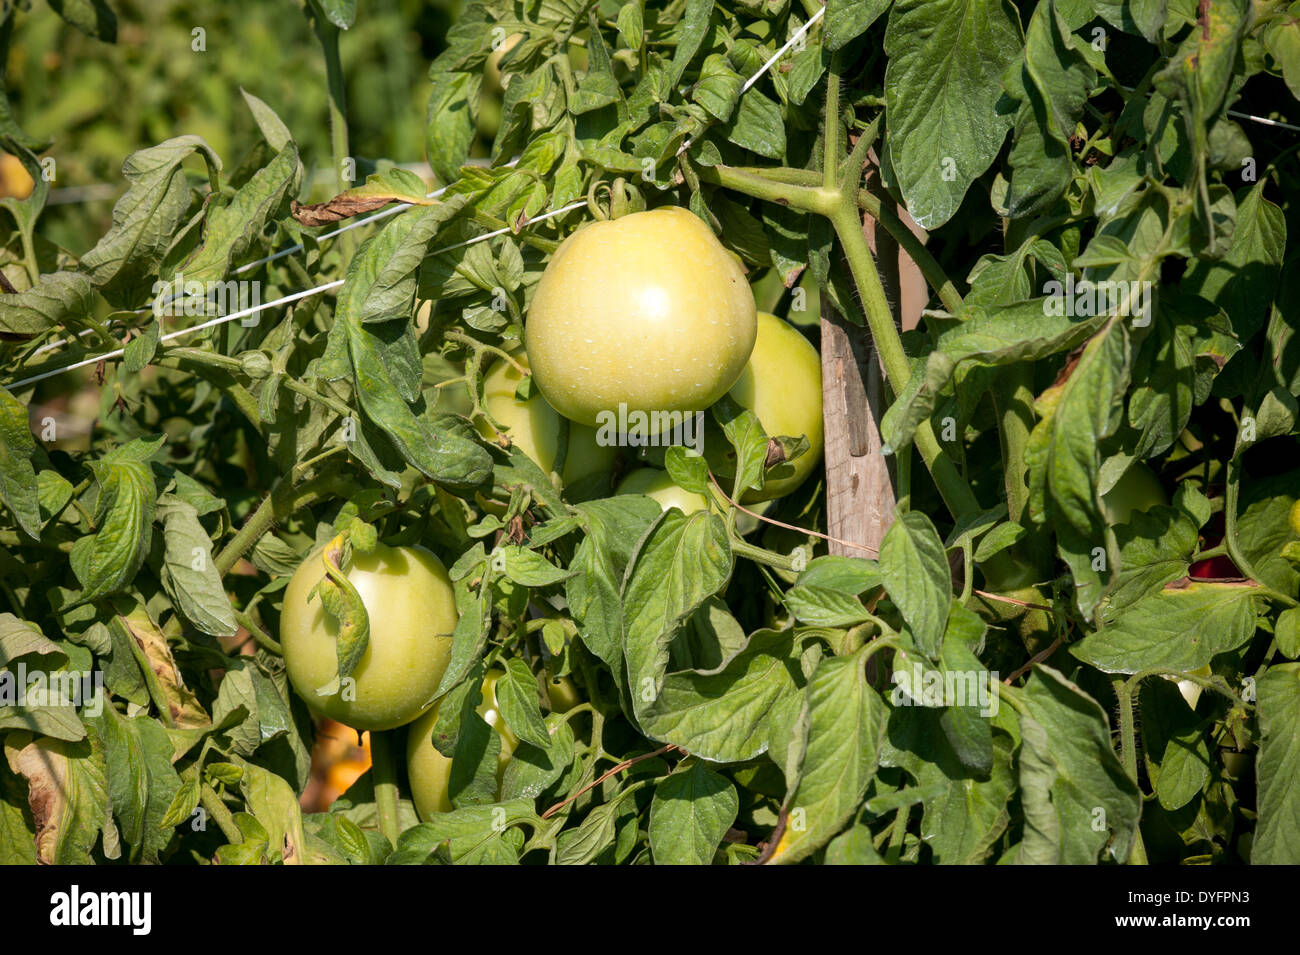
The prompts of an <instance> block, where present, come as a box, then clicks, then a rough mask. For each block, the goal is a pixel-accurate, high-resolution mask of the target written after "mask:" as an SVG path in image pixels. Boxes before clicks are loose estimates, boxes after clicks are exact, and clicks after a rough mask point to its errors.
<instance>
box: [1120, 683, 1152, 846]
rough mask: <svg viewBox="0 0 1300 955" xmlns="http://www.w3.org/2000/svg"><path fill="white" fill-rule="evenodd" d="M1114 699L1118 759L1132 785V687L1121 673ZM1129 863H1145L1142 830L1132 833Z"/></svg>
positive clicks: (1134, 769)
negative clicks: (1117, 719) (1118, 747)
mask: <svg viewBox="0 0 1300 955" xmlns="http://www.w3.org/2000/svg"><path fill="white" fill-rule="evenodd" d="M1112 682H1113V686H1114V688H1115V699H1116V700H1117V701H1118V702H1119V745H1120V761H1121V762H1122V763H1123V764H1124V771H1125V772H1126V773H1128V776H1129V779H1131V780H1133V785H1135V786H1136V785H1137V781H1138V768H1137V730H1136V727H1135V723H1134V719H1133V688H1132V686H1131V685H1130V684H1129V681H1127V680H1125V679H1124V676H1123V675H1122V674H1117V675H1116V676H1115V677H1114V678H1113V681H1112ZM1128 864H1129V865H1146V864H1147V852H1146V846H1145V845H1144V844H1143V842H1142V830H1141V829H1137V830H1135V831H1134V833H1133V848H1132V849H1131V850H1130V852H1129V857H1128Z"/></svg>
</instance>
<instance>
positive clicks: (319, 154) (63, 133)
mask: <svg viewBox="0 0 1300 955" xmlns="http://www.w3.org/2000/svg"><path fill="white" fill-rule="evenodd" d="M463 3H464V0H385V2H383V3H370V4H366V5H365V7H364V9H363V10H362V14H363V15H361V16H358V17H357V21H356V24H355V26H353V28H352V29H350V30H348V31H347V32H346V33H344V34H343V37H342V42H341V48H342V59H343V67H344V70H345V73H346V80H347V112H348V125H349V133H350V137H351V140H350V141H351V148H352V152H353V154H354V156H355V157H356V158H357V159H358V163H359V166H361V167H363V168H364V165H365V162H364V161H365V160H367V159H377V158H381V157H382V158H387V159H391V160H393V161H394V162H397V163H401V164H421V163H423V161H424V120H425V101H426V99H427V98H428V95H429V80H428V68H429V63H430V62H431V61H432V60H433V59H434V57H436V56H437V55H438V53H439V52H440V51H441V50H442V48H443V44H444V41H443V37H444V36H445V35H446V32H447V30H448V28H449V27H450V26H451V24H452V23H453V22H454V21H455V18H456V17H457V15H458V14H459V12H460V8H461V7H462V6H463ZM86 6H89V4H86ZM111 6H112V9H113V12H114V14H115V15H116V29H115V33H116V39H115V41H114V42H111V43H110V42H105V41H103V40H100V39H96V38H94V37H92V36H89V35H87V34H85V33H83V32H81V31H80V30H78V29H77V28H76V27H74V26H71V25H70V24H69V23H68V22H67V21H66V20H64V19H63V18H62V17H60V16H58V15H57V14H56V13H55V12H54V10H52V9H51V8H50V7H49V6H48V5H47V3H46V0H27V2H23V0H20V2H17V3H13V2H11V0H3V2H2V3H0V18H8V19H9V21H11V22H9V23H7V24H6V28H8V29H12V31H13V35H12V40H11V43H10V49H9V57H8V63H7V64H3V66H4V69H3V72H2V73H0V75H2V76H3V87H4V91H5V94H6V95H7V97H8V100H9V105H10V109H11V111H12V118H13V120H14V121H15V122H16V123H17V125H18V126H19V127H20V128H21V129H22V130H23V131H24V132H25V133H27V134H28V135H29V136H31V137H33V138H36V139H40V140H43V141H46V142H49V143H50V146H49V148H48V149H46V150H44V151H43V152H41V156H42V158H45V157H53V159H54V160H55V179H54V181H53V182H52V183H51V187H52V193H51V197H50V200H51V201H50V205H49V207H48V208H47V209H46V212H45V214H44V216H43V217H42V223H41V231H42V233H43V234H44V235H45V236H46V237H47V238H49V239H50V240H52V241H54V242H55V243H57V244H58V245H60V246H62V247H64V248H65V249H67V250H68V251H70V252H72V253H74V254H78V255H79V254H81V253H83V252H85V251H86V250H87V249H88V248H90V247H91V246H92V245H93V244H94V243H95V241H96V240H97V239H98V237H99V236H101V235H103V234H104V232H105V231H106V230H107V228H108V225H109V223H110V222H111V220H112V209H113V202H114V200H115V199H116V198H117V197H118V196H119V195H121V193H122V192H123V191H124V188H125V185H124V183H123V181H122V177H121V168H122V161H123V159H125V158H126V156H128V155H129V154H130V153H132V152H134V151H135V150H138V149H141V148H143V147H146V146H152V145H154V144H156V143H159V142H161V141H163V140H166V139H170V138H171V137H174V136H180V135H184V134H189V133H193V134H197V135H199V136H202V137H203V138H204V139H206V140H207V141H208V143H210V144H211V145H212V147H213V148H214V149H215V150H216V151H217V153H218V154H219V155H220V156H221V158H222V161H223V162H224V163H225V164H226V166H227V168H230V167H231V166H233V165H234V164H236V163H237V162H238V161H239V159H240V157H241V156H242V155H243V154H244V152H245V151H246V150H247V148H248V146H249V145H251V144H252V143H253V142H255V141H256V139H257V130H256V126H255V124H254V122H253V118H252V115H251V114H250V113H249V110H248V107H247V106H246V104H245V103H244V100H243V97H242V96H240V88H241V87H242V88H244V89H246V90H248V91H249V92H250V93H253V94H254V95H256V96H258V97H260V98H261V99H263V100H265V101H266V102H267V103H268V104H269V105H270V106H271V107H272V108H273V109H274V110H276V112H277V113H278V114H279V115H280V117H281V118H282V119H283V120H284V121H285V123H286V124H287V125H288V127H289V129H290V130H291V131H292V133H293V135H294V137H295V139H296V140H297V142H298V145H299V148H300V149H301V150H302V157H303V162H304V165H306V166H307V168H308V169H310V170H312V171H313V173H314V175H313V180H312V182H313V189H312V193H311V198H312V199H317V198H325V197H327V196H328V195H331V194H332V193H333V191H334V180H333V175H332V172H331V170H330V169H329V163H330V158H329V157H330V148H329V146H330V144H329V121H328V111H327V104H326V93H325V89H326V87H325V65H324V60H323V57H322V54H321V49H320V46H319V44H318V43H317V41H316V38H315V36H314V35H313V33H312V28H311V25H310V23H309V22H308V19H307V17H306V15H305V14H304V12H303V8H302V4H301V2H300V0H260V2H254V3H213V2H204V3H195V2H193V0H114V2H113V3H112V4H111ZM198 30H201V31H202V33H201V34H196V33H195V31H198ZM196 46H203V47H205V49H202V50H196V49H194V47H196ZM361 178H364V177H363V176H362V177H361ZM5 185H6V186H10V183H9V182H8V180H6V183H5ZM9 225H10V223H5V224H4V226H3V228H5V229H6V230H7V228H8V226H9Z"/></svg>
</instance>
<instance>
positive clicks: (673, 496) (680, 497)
mask: <svg viewBox="0 0 1300 955" xmlns="http://www.w3.org/2000/svg"><path fill="white" fill-rule="evenodd" d="M617 493H619V494H644V495H645V496H646V497H652V498H654V499H655V500H656V501H658V502H659V506H660V507H662V508H663V509H664V510H665V511H666V510H668V508H670V507H675V508H677V509H678V510H679V511H681V512H682V513H683V514H693V513H695V512H696V511H700V510H703V509H704V508H706V507H708V506H709V505H708V502H707V501H706V500H705V499H704V497H703V496H702V495H699V494H696V493H694V492H693V491H688V490H686V489H685V488H681V487H678V486H677V484H675V483H674V482H673V479H672V478H671V477H669V475H668V472H667V471H660V470H659V469H658V468H637V469H636V470H635V471H632V472H631V473H630V474H628V476H627V477H625V478H623V480H622V481H621V482H620V483H619V485H618V492H617Z"/></svg>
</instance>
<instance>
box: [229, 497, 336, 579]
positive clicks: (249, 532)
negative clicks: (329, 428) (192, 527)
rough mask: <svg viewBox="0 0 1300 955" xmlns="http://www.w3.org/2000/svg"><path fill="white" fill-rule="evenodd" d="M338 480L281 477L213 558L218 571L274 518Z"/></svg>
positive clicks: (309, 501) (241, 553) (311, 501)
mask: <svg viewBox="0 0 1300 955" xmlns="http://www.w3.org/2000/svg"><path fill="white" fill-rule="evenodd" d="M337 480H338V479H337V478H336V477H335V476H334V475H321V476H320V477H316V478H313V479H312V480H310V481H308V482H306V483H305V484H303V485H301V486H299V487H294V484H293V482H292V481H290V480H281V482H280V483H279V484H278V485H277V486H276V487H275V489H274V490H272V491H271V493H270V494H268V495H267V496H266V497H264V498H262V503H261V504H259V505H258V506H257V510H255V511H253V513H252V514H251V515H249V517H248V520H246V521H245V522H244V526H243V527H241V528H240V529H239V531H238V533H236V534H235V536H234V537H232V538H231V539H230V543H228V544H226V546H225V547H223V548H222V549H221V553H220V554H218V555H217V557H216V560H215V561H213V563H214V565H215V566H216V568H217V573H219V574H221V575H222V576H223V577H224V576H225V575H226V574H227V573H229V571H230V568H232V567H234V566H235V563H236V562H237V561H238V560H239V558H241V557H243V556H244V554H245V553H246V552H247V551H248V550H249V549H250V548H251V547H252V546H253V545H254V544H256V543H257V542H258V541H259V540H260V539H261V537H262V535H263V534H265V533H266V532H267V531H269V530H270V529H271V527H272V525H274V524H275V522H276V521H278V520H282V519H283V518H285V517H287V516H288V515H289V514H292V513H293V512H294V511H296V510H298V508H300V507H306V506H308V505H310V504H314V503H315V502H316V501H318V500H319V499H320V498H322V497H324V496H325V495H326V494H327V493H329V491H330V490H334V489H336V488H335V484H336V482H337ZM338 490H342V489H338Z"/></svg>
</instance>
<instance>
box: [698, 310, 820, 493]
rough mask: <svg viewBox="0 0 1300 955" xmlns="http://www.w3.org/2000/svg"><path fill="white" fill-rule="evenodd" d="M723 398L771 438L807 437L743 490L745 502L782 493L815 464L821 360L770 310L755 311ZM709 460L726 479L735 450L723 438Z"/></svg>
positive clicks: (732, 471)
mask: <svg viewBox="0 0 1300 955" xmlns="http://www.w3.org/2000/svg"><path fill="white" fill-rule="evenodd" d="M728 395H729V397H730V398H731V399H732V400H733V401H735V402H736V403H737V404H739V405H740V406H741V407H743V408H748V409H749V410H750V411H752V412H754V414H755V415H756V416H757V417H758V420H759V423H760V424H762V425H763V430H764V431H766V432H767V433H768V435H769V436H771V437H776V436H777V435H786V436H787V437H791V438H797V437H799V436H800V435H803V436H804V437H806V438H807V439H808V450H807V451H805V452H804V453H803V454H802V455H800V456H799V457H797V458H795V459H794V460H793V461H790V462H789V463H787V464H785V465H782V466H781V468H780V469H779V470H778V471H777V472H776V473H777V474H780V473H782V472H783V471H784V472H789V473H788V474H786V475H784V476H781V477H775V476H769V477H768V478H767V481H766V483H765V484H764V485H763V490H761V491H755V490H749V491H746V492H745V494H744V496H743V497H742V498H741V502H742V503H745V504H753V503H757V502H759V501H770V500H772V499H773V498H778V497H784V496H785V495H786V494H789V493H790V492H791V491H793V490H794V489H795V488H797V487H798V486H799V485H800V484H802V483H803V482H804V481H805V480H806V479H807V477H808V475H810V474H812V472H813V471H814V470H815V469H816V468H817V466H818V465H819V464H821V459H822V448H823V446H824V440H823V436H822V360H821V355H819V354H818V353H817V349H816V348H814V347H813V346H812V344H811V343H810V342H809V341H808V339H806V338H804V337H803V335H801V334H800V333H799V331H798V329H796V328H795V327H794V326H793V325H789V324H787V323H785V322H783V321H781V319H779V318H777V317H776V316H775V315H770V314H768V313H767V312H759V313H758V337H757V339H756V340H755V342H754V351H753V353H752V354H751V355H750V356H749V363H748V364H746V365H745V370H744V371H743V372H741V375H740V378H739V379H737V381H736V383H735V384H734V385H732V386H731V391H729V392H728ZM709 464H710V467H712V468H713V471H714V473H715V474H718V475H720V476H723V477H726V478H731V477H733V476H734V475H735V473H736V452H735V449H733V448H732V447H731V446H730V445H729V444H727V443H726V439H725V438H724V439H723V441H722V445H721V446H719V447H717V448H715V449H711V453H710V454H709Z"/></svg>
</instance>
